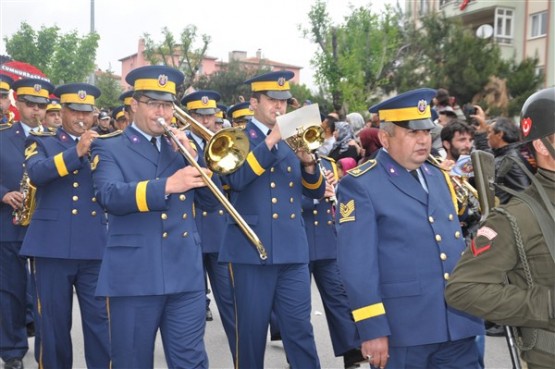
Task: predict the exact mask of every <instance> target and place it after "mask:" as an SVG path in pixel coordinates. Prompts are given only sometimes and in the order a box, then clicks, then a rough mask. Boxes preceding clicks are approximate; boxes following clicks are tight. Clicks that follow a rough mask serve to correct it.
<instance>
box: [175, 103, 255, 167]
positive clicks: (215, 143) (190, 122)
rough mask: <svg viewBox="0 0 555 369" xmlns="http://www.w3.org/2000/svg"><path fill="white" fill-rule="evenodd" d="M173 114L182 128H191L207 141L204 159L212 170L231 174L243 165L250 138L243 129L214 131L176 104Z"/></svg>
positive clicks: (232, 128)
mask: <svg viewBox="0 0 555 369" xmlns="http://www.w3.org/2000/svg"><path fill="white" fill-rule="evenodd" d="M173 114H174V116H175V118H176V119H177V120H178V121H179V122H180V123H181V127H180V129H187V128H190V129H191V130H192V131H193V132H194V133H195V134H196V135H198V136H200V137H201V138H202V139H203V140H205V141H206V147H205V148H204V161H205V162H206V166H207V167H208V168H210V170H212V171H213V172H216V173H219V174H230V173H233V172H235V171H236V170H237V169H239V168H240V167H241V165H243V163H244V162H245V160H246V158H247V154H248V153H249V140H248V138H247V135H246V134H245V132H243V130H242V129H240V128H234V127H230V128H224V129H221V130H220V131H218V132H217V133H213V132H211V131H210V130H208V129H207V128H206V127H204V126H203V125H202V124H200V123H199V122H197V121H196V120H195V119H194V118H193V117H191V116H190V115H189V114H187V113H186V112H185V111H184V110H183V109H181V108H180V107H178V106H177V105H176V104H174V113H173Z"/></svg>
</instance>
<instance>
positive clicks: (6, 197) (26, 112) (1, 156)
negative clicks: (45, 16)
mask: <svg viewBox="0 0 555 369" xmlns="http://www.w3.org/2000/svg"><path fill="white" fill-rule="evenodd" d="M0 81H1V82H0V85H1V86H3V88H2V90H3V91H2V92H3V93H4V91H6V94H7V92H8V91H9V89H10V87H12V88H13V89H14V91H15V92H16V93H17V101H16V105H17V108H18V109H19V114H20V117H21V119H20V121H19V122H15V123H14V124H13V125H6V126H3V127H2V128H0V130H1V131H0V198H1V199H2V202H1V203H0V224H1V226H0V314H1V315H0V322H1V323H0V356H1V357H2V359H3V360H4V362H5V363H6V364H5V368H8V369H17V368H23V363H22V359H23V357H24V356H25V353H26V352H27V350H28V344H27V332H26V327H25V309H26V308H25V306H26V292H25V291H26V290H25V289H26V281H27V271H26V270H25V259H24V258H22V257H20V256H19V251H20V249H21V244H22V242H23V238H24V237H25V232H26V230H27V227H23V226H20V225H16V224H13V222H12V219H13V215H12V213H13V211H14V210H15V209H18V208H20V207H21V206H22V205H23V194H22V193H21V192H19V187H20V181H21V178H22V177H23V161H24V151H25V137H27V136H28V135H29V132H30V131H34V130H39V129H40V128H41V126H40V122H41V121H42V120H43V119H44V115H45V113H46V105H47V104H48V101H49V100H48V96H49V95H50V93H51V92H52V90H54V86H53V85H52V84H50V83H49V82H47V81H44V80H41V79H34V78H26V79H20V80H19V81H17V82H15V83H13V85H11V82H12V81H11V78H10V79H8V77H6V76H0ZM10 85H11V86H10Z"/></svg>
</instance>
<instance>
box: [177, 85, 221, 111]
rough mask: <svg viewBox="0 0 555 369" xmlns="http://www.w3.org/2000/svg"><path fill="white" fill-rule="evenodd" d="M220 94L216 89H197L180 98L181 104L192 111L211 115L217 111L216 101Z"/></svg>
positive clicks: (218, 99)
mask: <svg viewBox="0 0 555 369" xmlns="http://www.w3.org/2000/svg"><path fill="white" fill-rule="evenodd" d="M220 99H221V96H220V94H219V93H217V92H216V91H209V90H199V91H195V92H193V93H190V94H189V95H187V96H185V97H184V98H183V99H181V104H182V105H183V106H185V108H186V109H187V110H188V111H189V112H192V113H196V114H201V115H212V114H216V112H217V111H218V105H217V103H218V101H220Z"/></svg>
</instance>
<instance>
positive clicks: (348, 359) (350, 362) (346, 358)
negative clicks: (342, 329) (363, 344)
mask: <svg viewBox="0 0 555 369" xmlns="http://www.w3.org/2000/svg"><path fill="white" fill-rule="evenodd" d="M363 362H366V360H364V358H363V357H362V353H361V352H360V350H359V349H352V350H349V351H347V352H346V353H345V354H343V364H345V369H350V368H360V363H363Z"/></svg>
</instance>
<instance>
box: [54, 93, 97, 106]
mask: <svg viewBox="0 0 555 369" xmlns="http://www.w3.org/2000/svg"><path fill="white" fill-rule="evenodd" d="M60 102H61V103H62V104H86V105H94V96H93V95H87V96H85V97H84V98H81V97H79V95H78V94H63V95H62V96H61V97H60Z"/></svg>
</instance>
